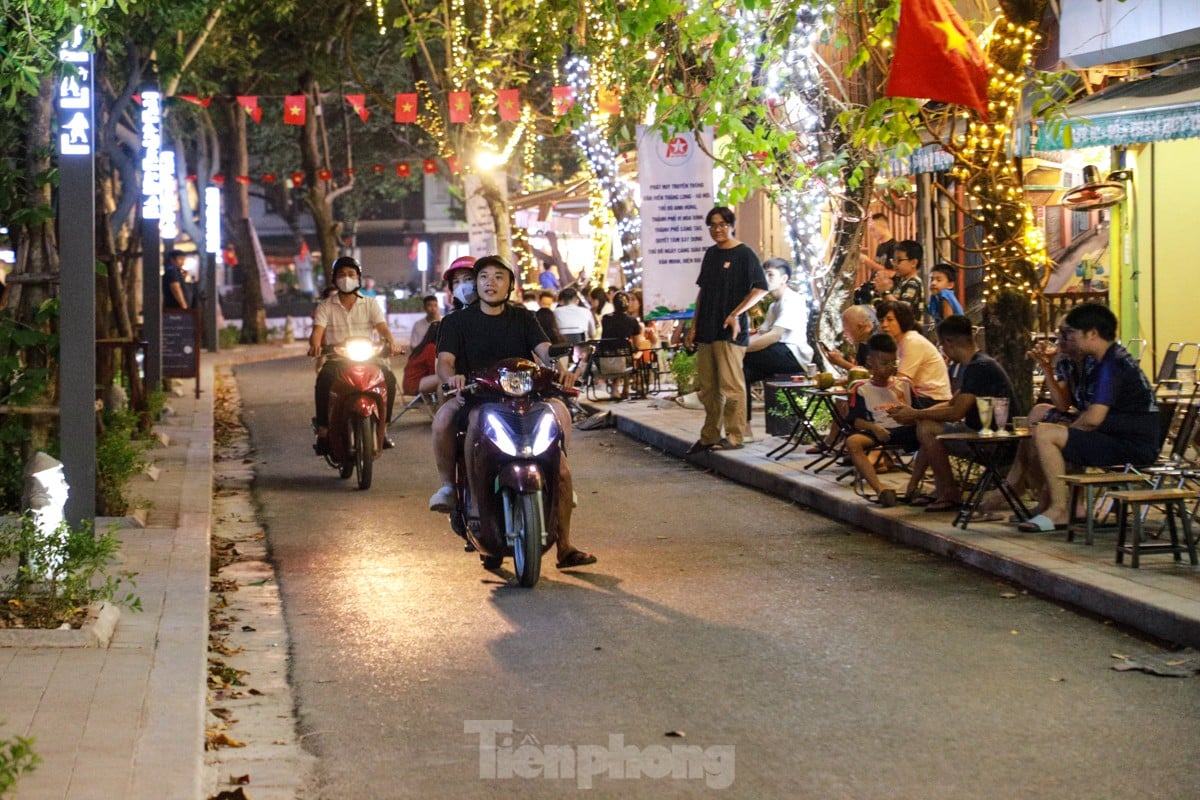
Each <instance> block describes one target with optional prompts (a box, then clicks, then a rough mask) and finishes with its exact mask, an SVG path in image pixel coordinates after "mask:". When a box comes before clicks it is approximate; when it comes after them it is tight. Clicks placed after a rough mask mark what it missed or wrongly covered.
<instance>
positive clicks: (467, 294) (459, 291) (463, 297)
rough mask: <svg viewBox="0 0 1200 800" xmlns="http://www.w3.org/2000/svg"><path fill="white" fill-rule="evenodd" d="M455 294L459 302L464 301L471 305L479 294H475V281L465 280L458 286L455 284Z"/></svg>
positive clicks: (463, 302) (465, 303)
mask: <svg viewBox="0 0 1200 800" xmlns="http://www.w3.org/2000/svg"><path fill="white" fill-rule="evenodd" d="M454 296H455V297H456V298H458V302H460V303H462V304H463V305H464V306H469V305H471V303H474V302H475V300H476V298H477V295H476V294H475V283H474V281H464V282H463V283H460V284H459V285H458V286H455V287H454Z"/></svg>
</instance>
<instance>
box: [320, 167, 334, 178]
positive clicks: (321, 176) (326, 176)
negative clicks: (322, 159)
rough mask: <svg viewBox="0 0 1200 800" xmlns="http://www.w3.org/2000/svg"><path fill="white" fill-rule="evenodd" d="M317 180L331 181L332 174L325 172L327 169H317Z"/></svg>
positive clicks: (328, 171)
mask: <svg viewBox="0 0 1200 800" xmlns="http://www.w3.org/2000/svg"><path fill="white" fill-rule="evenodd" d="M317 180H319V181H329V180H333V172H332V171H330V170H327V169H319V170H317Z"/></svg>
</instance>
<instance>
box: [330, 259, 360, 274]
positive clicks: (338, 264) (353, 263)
mask: <svg viewBox="0 0 1200 800" xmlns="http://www.w3.org/2000/svg"><path fill="white" fill-rule="evenodd" d="M342 267H354V271H355V272H357V273H358V279H359V280H362V264H359V263H358V259H357V258H355V257H354V256H339V257H338V258H337V260H335V261H334V262H333V266H332V267H330V269H329V274H330V275H337V272H338V270H339V269H341V268H342Z"/></svg>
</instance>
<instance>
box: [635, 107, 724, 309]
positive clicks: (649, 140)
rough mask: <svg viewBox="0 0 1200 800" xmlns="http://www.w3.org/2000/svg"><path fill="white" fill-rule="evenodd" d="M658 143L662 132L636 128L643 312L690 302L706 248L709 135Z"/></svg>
mask: <svg viewBox="0 0 1200 800" xmlns="http://www.w3.org/2000/svg"><path fill="white" fill-rule="evenodd" d="M702 136H703V143H704V149H703V150H702V149H701V148H700V146H699V145H698V143H697V142H696V136H695V134H692V133H680V134H676V135H675V136H673V137H671V138H670V139H669V140H668V141H665V142H664V141H663V137H662V132H661V131H658V130H655V129H651V128H647V127H646V126H644V125H639V126H638V184H639V186H640V187H641V192H642V203H641V217H642V282H643V293H644V297H645V309H646V310H647V311H652V310H653V309H655V308H658V307H659V306H666V307H667V308H670V309H672V310H674V311H682V310H683V309H686V308H687V307H688V306H690V305H691V304H692V303H694V302H696V278H697V277H698V276H699V274H700V261H701V259H703V258H704V251H705V249H706V248H708V246H709V245H711V244H712V240H711V239H710V238H709V237H708V229H707V228H706V227H705V226H704V215H705V214H707V213H708V211H709V209H711V208H712V205H713V161H712V159H711V158H710V157H709V156H708V155H707V153H711V152H712V141H713V132H712V128H708V129H706V130H704V131H703V132H702Z"/></svg>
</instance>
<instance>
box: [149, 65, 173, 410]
mask: <svg viewBox="0 0 1200 800" xmlns="http://www.w3.org/2000/svg"><path fill="white" fill-rule="evenodd" d="M162 123H163V114H162V93H161V92H159V91H158V87H157V86H156V85H150V86H147V87H146V88H144V89H142V336H143V337H145V339H146V362H145V369H146V388H147V389H148V390H150V391H154V390H157V389H159V388H161V387H162V340H163V322H162V316H163V315H162V279H161V277H160V272H161V268H162V259H161V248H160V242H159V228H160V220H161V219H162V218H163V216H164V212H163V207H164V202H163V201H164V196H165V195H166V191H165V190H164V184H168V180H167V179H168V177H170V176H168V175H167V174H164V172H163V163H162V162H163V159H162V155H163V153H162V144H163V136H162V134H163V124H162ZM172 161H173V159H172ZM172 172H174V170H172Z"/></svg>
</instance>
